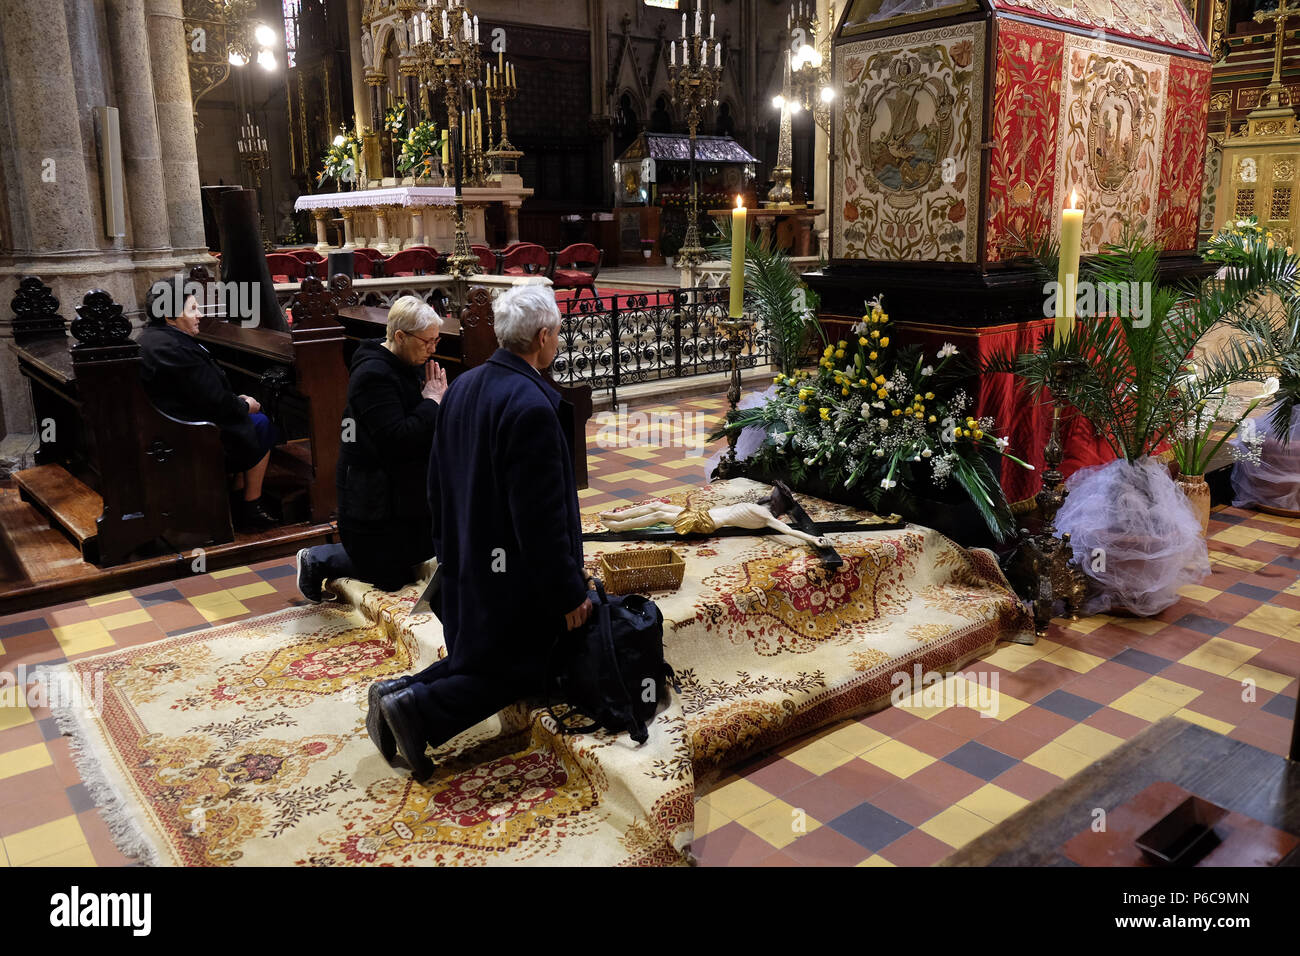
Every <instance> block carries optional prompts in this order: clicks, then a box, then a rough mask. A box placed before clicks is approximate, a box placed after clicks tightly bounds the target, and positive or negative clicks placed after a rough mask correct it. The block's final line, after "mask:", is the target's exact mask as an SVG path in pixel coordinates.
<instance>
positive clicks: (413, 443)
mask: <svg viewBox="0 0 1300 956" xmlns="http://www.w3.org/2000/svg"><path fill="white" fill-rule="evenodd" d="M423 387H424V376H423V373H422V371H421V369H420V367H419V366H416V365H411V364H409V363H407V362H405V361H403V360H402V359H400V358H398V357H397V356H396V355H394V354H393V353H392V352H390V351H389V350H388V349H386V348H384V346H383V343H382V342H379V341H375V340H367V341H364V342H362V343H361V344H360V345H358V346H357V351H356V353H355V354H354V355H353V356H352V368H351V372H350V374H349V378H348V404H347V407H346V408H345V409H344V410H343V423H342V442H341V443H340V446H339V449H340V450H339V464H338V491H339V518H340V520H347V521H349V522H352V523H354V524H357V525H358V526H366V527H371V528H375V529H377V527H378V526H382V525H383V524H384V523H387V522H392V521H394V520H396V521H399V522H400V523H401V524H404V525H405V524H408V523H410V522H419V524H420V525H421V526H423V527H428V525H429V504H428V499H427V492H426V483H427V479H428V470H429V452H430V450H431V449H432V448H433V432H434V427H435V426H436V424H437V421H438V403H437V402H435V401H433V400H432V399H428V398H425V397H424V396H423V395H422V394H421V390H422V389H423Z"/></svg>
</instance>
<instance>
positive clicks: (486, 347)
mask: <svg viewBox="0 0 1300 956" xmlns="http://www.w3.org/2000/svg"><path fill="white" fill-rule="evenodd" d="M336 280H344V281H347V277H346V276H335V277H334V280H331V282H333V281H336ZM325 307H326V308H328V304H326V305H325ZM293 314H294V319H295V322H296V321H297V317H298V310H297V307H295V308H294V313H293ZM329 317H330V318H333V319H336V320H337V321H338V322H339V323H341V324H342V325H343V327H344V329H345V330H346V331H347V335H348V338H349V339H350V340H351V341H350V343H349V347H348V356H349V359H350V358H351V353H352V352H353V351H355V349H356V343H357V342H359V341H361V340H362V339H369V338H383V337H384V335H385V334H386V332H387V327H388V310H387V309H384V308H377V307H374V306H363V305H352V306H342V307H336V308H335V310H334V312H333V313H330V314H329ZM493 322H494V319H493V314H492V293H491V292H490V291H489V290H488V289H486V288H484V287H483V286H472V287H471V288H470V289H469V291H468V292H467V293H466V294H465V304H464V305H463V306H462V307H461V308H460V309H459V310H457V311H455V312H454V313H452V314H449V315H447V316H445V317H444V319H443V327H442V334H441V336H440V338H439V340H438V352H437V353H436V354H435V356H434V358H435V359H436V360H437V361H438V363H439V364H440V365H442V366H443V368H444V369H445V370H446V372H447V381H448V382H451V381H453V380H454V379H455V378H456V376H458V375H460V374H461V373H463V372H465V371H467V370H469V369H471V368H473V367H474V366H476V365H482V364H483V363H484V362H486V361H487V360H488V359H489V358H490V357H491V356H492V353H493V352H495V351H496V350H497V336H496V329H495V327H494V324H493ZM543 378H544V379H545V380H546V382H547V383H548V384H549V385H550V386H551V387H552V388H554V389H555V390H556V391H557V392H559V393H560V396H561V398H563V399H564V400H565V401H566V402H568V405H567V406H561V407H562V409H563V410H564V411H565V414H566V416H567V420H566V421H565V422H564V427H565V433H566V435H567V436H568V439H569V446H570V448H571V449H572V452H573V469H574V475H575V477H576V478H577V481H578V487H579V488H586V487H587V422H588V420H590V418H591V416H592V412H593V406H592V400H591V386H590V385H578V386H567V385H557V384H556V383H555V382H554V381H552V380H551V377H550V375H549V374H548V375H544V376H543ZM570 409H571V411H570Z"/></svg>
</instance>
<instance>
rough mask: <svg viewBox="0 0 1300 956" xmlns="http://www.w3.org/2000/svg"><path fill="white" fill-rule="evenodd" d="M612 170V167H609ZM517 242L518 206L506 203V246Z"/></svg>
mask: <svg viewBox="0 0 1300 956" xmlns="http://www.w3.org/2000/svg"><path fill="white" fill-rule="evenodd" d="M611 168H612V167H611ZM518 241H519V204H518V203H506V244H507V245H509V244H510V243H512V242H518Z"/></svg>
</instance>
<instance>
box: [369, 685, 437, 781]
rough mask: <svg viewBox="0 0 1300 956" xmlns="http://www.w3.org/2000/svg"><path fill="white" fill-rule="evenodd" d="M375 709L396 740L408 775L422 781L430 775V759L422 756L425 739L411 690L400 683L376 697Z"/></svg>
mask: <svg viewBox="0 0 1300 956" xmlns="http://www.w3.org/2000/svg"><path fill="white" fill-rule="evenodd" d="M379 709H380V711H381V712H382V713H383V715H384V721H385V722H386V723H387V724H388V727H389V729H390V730H391V731H392V733H393V737H394V738H395V739H396V741H397V752H398V753H399V754H400V755H401V757H402V759H403V760H405V761H406V765H407V766H408V767H410V768H411V776H412V777H414V778H415V779H416V780H417V781H418V782H420V783H423V782H424V781H425V780H428V779H429V778H430V777H431V776H433V761H432V760H430V759H429V758H428V757H427V756H425V753H424V751H425V747H426V746H427V744H428V741H427V740H426V739H425V736H424V732H423V730H422V729H421V727H420V715H419V712H418V711H417V710H416V706H415V691H414V690H413V689H412V688H410V687H403V688H402V689H401V690H398V691H394V692H393V693H391V694H388V695H387V696H385V697H381V698H380V699H379Z"/></svg>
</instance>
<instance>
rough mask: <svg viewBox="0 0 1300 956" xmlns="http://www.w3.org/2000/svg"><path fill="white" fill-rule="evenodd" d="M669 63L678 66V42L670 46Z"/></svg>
mask: <svg viewBox="0 0 1300 956" xmlns="http://www.w3.org/2000/svg"><path fill="white" fill-rule="evenodd" d="M668 62H669V63H670V64H672V65H673V66H676V65H677V41H676V40H674V41H673V42H672V43H669V44H668Z"/></svg>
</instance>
